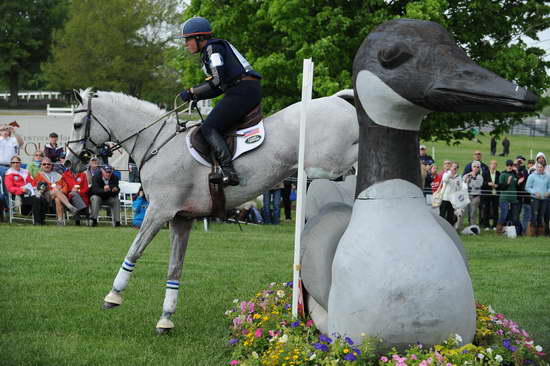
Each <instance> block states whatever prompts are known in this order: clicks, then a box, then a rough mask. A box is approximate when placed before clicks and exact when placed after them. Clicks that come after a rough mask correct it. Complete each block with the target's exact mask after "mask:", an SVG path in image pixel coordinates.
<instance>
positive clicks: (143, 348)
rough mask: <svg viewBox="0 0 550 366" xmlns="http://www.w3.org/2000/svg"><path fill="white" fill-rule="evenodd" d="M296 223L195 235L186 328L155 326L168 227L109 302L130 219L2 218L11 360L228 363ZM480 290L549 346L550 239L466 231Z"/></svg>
mask: <svg viewBox="0 0 550 366" xmlns="http://www.w3.org/2000/svg"><path fill="white" fill-rule="evenodd" d="M293 230H294V227H293V226H292V225H290V224H288V223H285V224H283V225H280V226H275V227H274V226H266V227H263V226H244V231H243V232H240V231H239V228H238V226H236V225H232V224H214V225H212V227H211V231H210V232H208V233H205V232H203V231H202V229H201V225H200V224H197V225H196V227H195V230H194V231H193V233H192V235H191V241H190V247H189V250H188V252H187V257H186V264H185V268H184V274H183V278H182V285H181V287H180V288H181V289H182V290H181V291H180V299H179V307H178V312H177V313H176V314H175V315H174V317H173V320H174V322H175V324H176V328H175V329H174V330H173V332H172V333H171V334H170V335H169V336H167V337H158V336H156V335H155V332H154V326H155V324H156V321H157V320H158V317H159V315H160V312H161V307H162V302H163V296H164V288H163V287H164V281H165V273H166V268H167V260H168V252H169V245H168V231H167V230H162V231H161V232H160V234H159V235H158V236H157V238H156V239H155V240H154V241H153V242H152V243H151V244H150V246H149V248H148V250H147V251H146V252H145V255H144V257H143V258H142V259H141V260H140V261H139V262H138V265H137V268H136V270H135V271H134V276H133V278H132V280H131V282H130V285H129V287H128V289H127V290H126V291H125V293H124V299H125V302H124V304H123V305H122V306H121V307H119V308H116V309H113V310H110V311H103V310H100V305H101V303H102V299H103V297H104V296H105V294H106V292H107V291H108V289H109V288H110V286H111V284H112V280H113V277H114V275H115V274H116V272H117V270H118V268H119V266H120V263H121V261H122V259H123V258H124V255H125V253H126V251H127V249H128V246H129V243H130V242H131V240H132V239H133V237H134V235H135V233H136V232H135V230H133V229H130V228H119V229H113V228H111V227H98V228H89V227H72V226H68V227H56V226H47V227H33V226H28V225H8V224H0V235H1V239H0V252H1V253H2V264H1V265H0V280H1V284H2V285H1V286H0V299H1V300H0V303H1V306H0V364H1V365H148V364H155V365H224V364H227V361H228V358H229V355H230V349H229V347H228V346H227V335H228V331H227V323H226V321H225V320H224V316H223V313H224V311H225V310H226V309H227V308H229V306H230V304H231V301H232V300H233V299H234V298H239V299H247V298H249V297H251V296H253V295H254V294H255V293H256V292H257V291H258V290H259V289H263V288H265V287H266V286H267V285H268V284H269V283H270V282H273V281H276V282H282V281H288V280H290V279H291V276H292V273H291V261H292V249H293ZM463 240H464V243H465V245H466V248H467V252H468V256H469V263H470V271H471V277H472V281H473V284H474V289H475V293H476V298H477V300H478V301H480V302H482V303H485V304H491V305H492V306H493V307H494V308H495V309H496V310H497V311H499V312H503V313H504V314H506V316H507V317H509V318H511V319H513V320H515V321H517V322H519V324H520V325H521V326H522V327H523V328H525V329H526V330H527V331H529V332H530V333H531V335H532V336H533V337H534V339H535V340H536V341H537V343H539V344H541V345H543V347H545V349H549V348H550V291H549V283H550V265H549V264H550V240H547V239H542V238H539V239H517V240H506V239H503V238H497V237H496V236H495V235H494V234H493V233H492V232H491V233H484V234H483V235H482V236H481V237H464V238H463Z"/></svg>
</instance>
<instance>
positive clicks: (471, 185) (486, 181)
mask: <svg viewBox="0 0 550 366" xmlns="http://www.w3.org/2000/svg"><path fill="white" fill-rule="evenodd" d="M492 152H493V151H492ZM419 155H420V166H421V173H422V179H423V182H424V193H425V195H429V196H430V197H431V202H432V206H433V207H437V208H438V209H439V214H440V216H441V217H443V218H444V219H445V220H447V221H448V222H449V224H451V225H453V226H454V227H455V228H456V229H458V230H460V229H462V228H463V227H464V226H465V225H466V223H467V224H469V225H470V226H475V227H477V228H479V230H495V231H496V233H497V234H503V233H504V230H505V228H507V227H512V226H513V227H514V230H515V232H516V233H517V235H527V236H531V237H534V236H550V228H549V222H550V166H549V165H548V164H547V159H546V155H545V154H544V153H543V152H539V153H538V154H537V155H536V158H535V159H534V160H526V159H525V157H523V156H522V155H518V156H516V158H515V159H514V160H512V159H508V160H506V163H505V166H504V169H502V170H499V169H498V164H497V161H496V160H491V161H490V162H489V165H487V164H485V163H484V162H483V161H482V154H481V152H480V151H478V150H476V151H474V153H473V157H472V161H471V162H470V163H468V164H467V165H466V166H465V167H464V169H463V170H462V171H461V170H460V166H459V164H458V163H457V162H453V161H450V160H445V161H444V162H443V166H442V168H441V169H439V167H438V166H437V165H436V164H435V161H434V159H433V158H432V157H431V156H429V155H428V154H427V152H426V146H424V145H421V146H420V152H419Z"/></svg>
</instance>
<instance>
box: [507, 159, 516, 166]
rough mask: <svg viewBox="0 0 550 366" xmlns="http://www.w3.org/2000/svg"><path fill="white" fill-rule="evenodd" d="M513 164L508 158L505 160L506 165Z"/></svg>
mask: <svg viewBox="0 0 550 366" xmlns="http://www.w3.org/2000/svg"><path fill="white" fill-rule="evenodd" d="M512 165H514V162H513V161H512V160H510V159H508V160H506V166H512Z"/></svg>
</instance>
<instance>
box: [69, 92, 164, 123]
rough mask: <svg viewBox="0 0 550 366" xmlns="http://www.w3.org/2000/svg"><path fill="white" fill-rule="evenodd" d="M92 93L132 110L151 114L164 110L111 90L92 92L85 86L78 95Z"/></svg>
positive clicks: (88, 95) (90, 95)
mask: <svg viewBox="0 0 550 366" xmlns="http://www.w3.org/2000/svg"><path fill="white" fill-rule="evenodd" d="M93 94H97V96H98V97H100V98H101V99H103V100H109V101H110V102H111V103H113V104H115V105H118V106H121V107H127V108H130V109H132V110H137V111H140V112H143V113H146V114H149V115H152V116H158V115H159V114H161V113H163V112H164V111H163V110H162V109H160V108H159V107H158V106H157V105H156V104H154V103H151V102H148V101H145V100H141V99H138V98H136V97H133V96H131V95H126V94H124V93H118V92H111V91H97V92H94V91H93V89H92V88H87V89H86V90H81V91H80V95H81V96H82V98H84V99H88V98H90V97H92V95H93Z"/></svg>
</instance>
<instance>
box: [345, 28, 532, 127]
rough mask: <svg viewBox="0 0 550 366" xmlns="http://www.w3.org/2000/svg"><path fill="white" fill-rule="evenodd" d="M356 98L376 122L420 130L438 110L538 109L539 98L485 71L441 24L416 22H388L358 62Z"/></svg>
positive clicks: (374, 34) (370, 38)
mask: <svg viewBox="0 0 550 366" xmlns="http://www.w3.org/2000/svg"><path fill="white" fill-rule="evenodd" d="M353 69H354V85H355V97H356V100H358V101H359V102H360V105H361V107H362V108H363V109H364V111H365V112H366V114H367V116H368V117H369V119H370V120H372V122H374V123H376V124H379V125H382V126H386V127H390V128H397V129H402V130H410V131H417V130H418V129H419V128H420V123H421V121H422V119H423V117H424V116H425V115H426V114H428V113H430V112H431V111H438V112H518V111H532V110H534V109H535V105H536V103H537V101H538V97H537V96H536V95H535V94H534V93H532V92H531V91H529V90H527V89H525V88H523V87H520V86H518V85H517V84H515V83H513V82H510V81H508V80H506V79H503V78H501V77H500V76H498V75H496V74H495V73H493V72H491V71H488V70H486V69H484V68H483V67H481V66H479V65H478V64H477V63H475V62H474V61H473V60H471V59H470V58H469V57H468V56H467V55H466V53H465V52H464V51H463V50H462V49H461V48H459V47H458V46H457V45H456V42H455V41H454V39H453V37H452V36H451V35H450V34H449V33H448V32H447V31H446V30H445V28H443V27H442V26H441V25H439V24H437V23H434V22H428V21H420V20H413V19H397V20H392V21H388V22H385V23H383V24H382V25H380V26H379V27H377V28H376V29H375V30H374V31H373V32H371V33H370V34H369V36H368V37H367V38H366V39H365V41H364V42H363V44H362V45H361V47H360V49H359V51H358V53H357V55H356V57H355V61H354V66H353Z"/></svg>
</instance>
